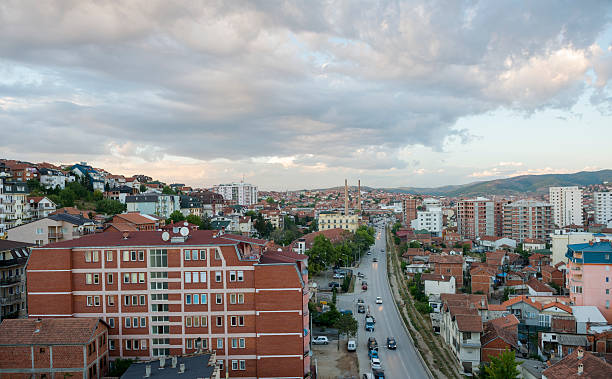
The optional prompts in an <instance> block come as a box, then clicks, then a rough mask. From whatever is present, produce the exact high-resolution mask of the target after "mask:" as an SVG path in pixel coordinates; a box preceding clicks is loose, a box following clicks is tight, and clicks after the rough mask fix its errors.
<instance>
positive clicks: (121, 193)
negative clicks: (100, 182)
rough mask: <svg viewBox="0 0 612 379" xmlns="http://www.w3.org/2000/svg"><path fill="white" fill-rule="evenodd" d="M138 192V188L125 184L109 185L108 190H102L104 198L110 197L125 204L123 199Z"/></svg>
mask: <svg viewBox="0 0 612 379" xmlns="http://www.w3.org/2000/svg"><path fill="white" fill-rule="evenodd" d="M136 194H138V189H133V188H131V187H128V186H126V185H122V186H118V187H111V188H110V189H109V190H108V191H106V192H104V194H103V195H104V198H105V199H111V200H115V201H118V202H120V203H121V204H125V199H126V198H127V197H128V196H130V195H136Z"/></svg>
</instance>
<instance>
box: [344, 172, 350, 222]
mask: <svg viewBox="0 0 612 379" xmlns="http://www.w3.org/2000/svg"><path fill="white" fill-rule="evenodd" d="M348 214H349V213H348V180H347V179H344V215H345V216H348Z"/></svg>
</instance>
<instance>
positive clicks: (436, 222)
mask: <svg viewBox="0 0 612 379" xmlns="http://www.w3.org/2000/svg"><path fill="white" fill-rule="evenodd" d="M427 200H430V199H425V200H424V201H423V204H424V205H425V206H426V209H425V210H424V211H417V217H416V219H414V220H412V221H411V224H410V225H411V226H412V228H413V229H416V230H427V231H429V232H430V233H431V234H432V235H434V236H436V237H439V236H441V234H442V207H440V206H435V205H434V204H435V203H432V202H427Z"/></svg>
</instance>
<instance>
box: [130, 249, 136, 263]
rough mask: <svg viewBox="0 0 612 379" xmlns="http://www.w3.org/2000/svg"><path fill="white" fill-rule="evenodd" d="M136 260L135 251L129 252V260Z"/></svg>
mask: <svg viewBox="0 0 612 379" xmlns="http://www.w3.org/2000/svg"><path fill="white" fill-rule="evenodd" d="M136 258H137V256H136V251H134V250H132V251H130V260H131V261H136Z"/></svg>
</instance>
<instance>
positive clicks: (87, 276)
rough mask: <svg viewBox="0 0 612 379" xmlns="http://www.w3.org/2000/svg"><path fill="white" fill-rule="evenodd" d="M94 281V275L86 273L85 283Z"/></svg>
mask: <svg viewBox="0 0 612 379" xmlns="http://www.w3.org/2000/svg"><path fill="white" fill-rule="evenodd" d="M92 283H93V275H92V274H85V284H92Z"/></svg>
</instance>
